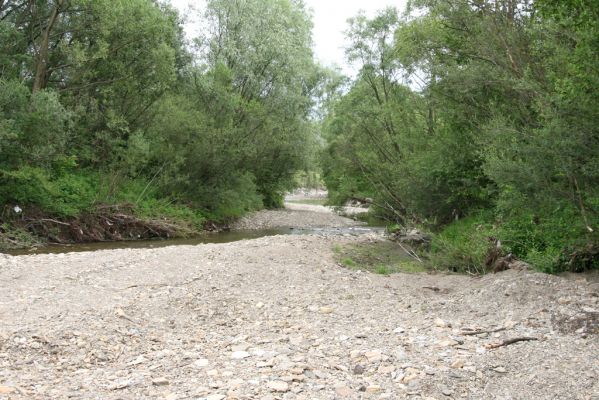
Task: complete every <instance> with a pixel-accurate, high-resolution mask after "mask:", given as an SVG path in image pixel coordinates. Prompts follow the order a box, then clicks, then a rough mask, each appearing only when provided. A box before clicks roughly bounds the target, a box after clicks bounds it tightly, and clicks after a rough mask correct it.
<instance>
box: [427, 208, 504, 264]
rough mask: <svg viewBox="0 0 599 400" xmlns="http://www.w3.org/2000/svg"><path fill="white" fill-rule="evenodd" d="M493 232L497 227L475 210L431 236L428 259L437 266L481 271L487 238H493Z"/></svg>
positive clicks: (496, 232) (487, 248)
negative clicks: (472, 214) (474, 212)
mask: <svg viewBox="0 0 599 400" xmlns="http://www.w3.org/2000/svg"><path fill="white" fill-rule="evenodd" d="M497 234H498V231H497V228H496V227H495V226H494V225H493V223H492V218H490V216H489V214H478V215H474V216H470V217H467V218H463V219H461V220H458V221H455V222H453V223H451V224H449V225H446V226H445V227H444V228H443V230H441V232H439V233H438V234H437V235H434V236H433V240H432V242H431V248H430V263H431V264H432V266H433V267H434V268H436V269H440V270H449V271H454V272H468V273H475V274H479V273H484V272H485V268H484V261H485V256H486V254H487V251H488V250H489V246H490V241H489V238H496V237H497Z"/></svg>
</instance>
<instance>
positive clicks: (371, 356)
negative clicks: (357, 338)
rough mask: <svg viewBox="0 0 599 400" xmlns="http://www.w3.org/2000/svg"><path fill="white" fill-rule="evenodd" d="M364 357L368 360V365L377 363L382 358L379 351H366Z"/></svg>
mask: <svg viewBox="0 0 599 400" xmlns="http://www.w3.org/2000/svg"><path fill="white" fill-rule="evenodd" d="M364 355H365V356H366V358H367V359H368V362H370V363H375V362H377V361H381V360H382V358H383V354H382V353H381V351H380V350H372V351H367V352H366V353H364Z"/></svg>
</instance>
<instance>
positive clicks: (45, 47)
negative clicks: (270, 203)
mask: <svg viewBox="0 0 599 400" xmlns="http://www.w3.org/2000/svg"><path fill="white" fill-rule="evenodd" d="M63 1H64V0H56V4H55V5H54V8H53V9H52V12H51V13H50V16H49V17H48V25H47V26H46V29H44V30H43V31H42V35H41V38H40V44H39V47H38V49H37V54H36V56H35V76H34V80H33V88H32V92H33V93H35V92H37V91H38V90H41V89H44V88H45V87H46V84H47V82H48V57H49V48H50V32H52V28H53V27H54V24H55V23H56V20H57V19H58V15H59V13H60V7H61V6H62V4H63Z"/></svg>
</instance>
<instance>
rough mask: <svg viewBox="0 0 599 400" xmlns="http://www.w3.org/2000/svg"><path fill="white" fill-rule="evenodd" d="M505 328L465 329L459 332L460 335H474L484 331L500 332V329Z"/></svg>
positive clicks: (503, 329)
mask: <svg viewBox="0 0 599 400" xmlns="http://www.w3.org/2000/svg"><path fill="white" fill-rule="evenodd" d="M506 329H507V328H506V327H501V328H497V329H489V330H466V331H462V332H460V335H464V336H476V335H482V334H484V333H495V332H501V331H505V330H506Z"/></svg>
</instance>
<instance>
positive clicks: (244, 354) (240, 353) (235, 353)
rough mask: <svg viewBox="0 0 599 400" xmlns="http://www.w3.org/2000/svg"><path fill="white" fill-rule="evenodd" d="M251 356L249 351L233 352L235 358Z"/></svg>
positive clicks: (232, 355)
mask: <svg viewBox="0 0 599 400" xmlns="http://www.w3.org/2000/svg"><path fill="white" fill-rule="evenodd" d="M249 356H250V353H248V352H247V351H234V352H233V353H232V354H231V358H232V359H233V360H243V359H244V358H248V357H249Z"/></svg>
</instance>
